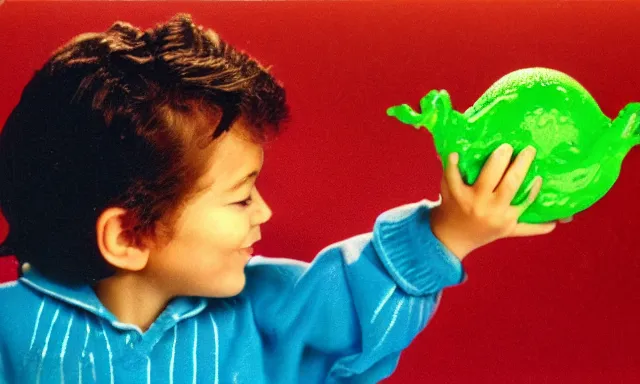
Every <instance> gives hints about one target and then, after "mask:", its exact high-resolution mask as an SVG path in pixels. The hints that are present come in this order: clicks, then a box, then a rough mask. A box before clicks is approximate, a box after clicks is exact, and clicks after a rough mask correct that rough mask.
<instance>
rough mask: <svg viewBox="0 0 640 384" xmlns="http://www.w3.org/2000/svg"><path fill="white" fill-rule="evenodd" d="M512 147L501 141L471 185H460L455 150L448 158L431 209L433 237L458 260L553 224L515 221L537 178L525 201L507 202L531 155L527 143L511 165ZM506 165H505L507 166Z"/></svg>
mask: <svg viewBox="0 0 640 384" xmlns="http://www.w3.org/2000/svg"><path fill="white" fill-rule="evenodd" d="M512 154H513V148H512V147H511V146H510V145H508V144H503V145H501V146H500V147H499V148H498V149H497V150H496V151H495V152H494V153H493V154H492V155H491V157H490V158H489V160H487V162H486V164H485V165H484V167H483V168H482V171H481V173H480V176H479V177H478V180H477V181H476V183H475V184H474V185H471V186H469V185H466V184H465V183H464V181H463V180H462V177H461V175H460V172H459V170H458V154H456V153H453V154H451V156H450V157H449V163H448V166H447V168H446V169H445V171H444V176H443V178H442V185H441V194H442V203H441V204H440V206H438V207H436V208H434V209H433V210H432V211H431V228H432V231H433V233H434V235H435V236H436V237H437V238H438V239H439V240H440V241H441V242H442V243H443V244H444V245H445V246H446V247H447V248H448V249H449V250H451V252H453V253H454V254H455V255H456V256H457V257H458V258H460V259H463V258H464V257H465V256H466V255H468V254H469V253H470V252H471V251H473V250H474V249H477V248H479V247H482V246H483V245H486V244H488V243H490V242H492V241H495V240H498V239H501V238H506V237H515V236H534V235H541V234H546V233H549V232H551V231H553V229H554V228H555V226H556V223H545V224H526V223H518V218H519V217H520V215H521V214H522V213H523V212H524V211H525V210H526V209H527V208H528V207H529V206H530V205H531V203H533V201H534V200H535V198H536V196H537V195H538V192H540V186H541V185H542V179H541V178H540V177H538V178H537V179H535V181H534V183H533V186H532V188H531V190H530V193H529V196H528V198H527V200H526V201H525V202H524V203H523V204H521V205H520V206H512V205H511V201H512V200H513V198H514V197H515V195H516V193H517V191H518V189H519V188H520V185H521V184H522V182H523V180H524V177H525V176H526V174H527V171H528V170H529V167H530V166H531V163H532V162H533V159H534V157H535V149H534V148H533V147H527V148H526V149H524V150H523V151H522V152H520V153H519V154H518V157H517V158H516V159H515V160H514V161H513V164H511V156H512ZM510 164H511V166H509V165H510Z"/></svg>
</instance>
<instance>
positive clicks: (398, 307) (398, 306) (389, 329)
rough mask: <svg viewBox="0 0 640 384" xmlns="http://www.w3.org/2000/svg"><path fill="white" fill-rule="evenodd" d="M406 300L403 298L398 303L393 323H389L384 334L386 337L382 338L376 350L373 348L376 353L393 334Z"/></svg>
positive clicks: (392, 319)
mask: <svg viewBox="0 0 640 384" xmlns="http://www.w3.org/2000/svg"><path fill="white" fill-rule="evenodd" d="M404 299H405V298H404V297H403V298H401V299H400V301H398V305H396V309H395V311H393V317H392V318H391V322H390V323H389V326H388V327H387V330H386V331H385V332H384V335H382V338H380V341H379V342H378V345H376V346H375V348H373V350H374V351H375V350H376V349H378V348H380V347H381V346H382V343H384V340H385V339H386V338H387V336H388V335H389V332H391V329H392V328H393V326H394V325H395V324H396V320H398V313H399V312H400V309H401V308H402V306H403V305H404Z"/></svg>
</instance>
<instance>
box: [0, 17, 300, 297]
mask: <svg viewBox="0 0 640 384" xmlns="http://www.w3.org/2000/svg"><path fill="white" fill-rule="evenodd" d="M287 116H288V108H287V105H286V101H285V91H284V89H283V87H282V86H281V85H279V84H278V83H277V81H276V80H275V79H274V78H273V77H272V76H271V75H270V74H269V73H268V71H267V70H266V69H265V68H263V67H262V66H260V64H258V63H257V62H256V61H255V60H253V59H252V58H250V57H249V56H248V55H246V54H244V53H242V52H239V51H237V50H236V49H234V48H233V47H232V46H230V45H228V44H227V43H225V42H224V41H223V40H221V39H220V38H219V36H218V35H217V34H216V33H215V32H213V31H211V30H206V31H205V30H203V29H202V28H201V27H200V28H197V27H196V26H195V25H194V24H193V22H192V21H191V18H190V16H189V15H185V14H179V15H176V16H175V17H173V18H172V19H171V20H169V21H168V22H167V23H164V24H159V25H157V26H156V27H155V28H154V29H149V30H147V31H141V30H139V29H137V28H135V27H133V26H132V25H130V24H128V23H124V22H116V23H115V24H113V25H112V26H111V28H109V29H108V30H107V31H106V32H104V33H87V34H83V35H80V36H77V37H76V38H74V39H73V40H72V41H70V42H69V43H67V44H66V45H64V46H62V47H61V48H59V49H58V50H57V51H55V52H54V54H53V55H52V57H51V58H50V59H49V60H48V61H47V62H46V63H45V65H44V66H43V68H42V69H40V70H39V71H37V72H36V74H35V76H34V77H33V79H32V80H31V81H30V82H29V83H28V84H27V86H26V87H25V89H24V92H23V94H22V97H21V99H20V102H19V104H18V105H17V106H16V108H15V109H14V110H13V112H12V113H11V115H10V116H9V118H8V120H7V122H6V124H5V126H4V128H3V131H2V133H1V135H0V208H2V212H3V214H4V216H5V218H6V219H7V221H8V222H9V225H10V231H9V236H8V238H7V240H6V241H5V242H4V244H3V245H2V248H3V253H4V254H15V255H16V256H17V257H18V259H19V260H20V261H21V262H27V261H28V262H29V263H30V264H31V265H33V266H34V267H36V268H37V269H38V271H40V272H41V273H43V274H45V275H47V276H48V277H50V278H53V279H56V280H58V281H61V282H63V283H66V284H76V283H91V282H95V281H97V280H100V279H102V278H105V277H107V276H109V275H111V274H112V273H113V270H112V269H111V268H110V267H109V265H108V264H107V263H106V262H105V261H104V259H103V258H102V257H101V255H100V254H99V251H98V248H97V245H96V232H95V225H96V220H97V218H98V216H99V215H100V214H101V212H102V211H103V210H104V209H106V208H108V207H110V206H119V207H122V208H125V209H126V210H127V211H128V216H127V220H126V221H127V222H128V224H129V226H130V233H131V235H132V236H134V238H135V239H140V238H143V237H144V236H153V235H154V234H155V233H156V230H157V224H158V223H159V221H160V220H161V219H163V218H166V217H168V216H171V215H173V214H175V213H176V211H177V210H178V207H179V204H180V203H181V202H182V201H184V199H185V198H186V197H187V196H188V195H189V193H191V192H192V187H193V186H194V182H195V180H196V179H197V178H198V177H199V176H200V175H201V174H202V172H203V171H204V163H203V161H202V159H200V158H199V157H198V156H193V154H194V153H195V151H199V150H202V148H203V147H204V146H207V145H209V144H210V143H211V142H213V141H214V140H215V139H216V138H217V137H219V136H220V135H221V134H222V133H223V132H225V131H226V130H228V129H229V127H230V125H231V124H232V123H233V122H234V121H236V120H237V119H238V118H240V117H242V118H243V119H245V120H246V121H247V123H248V124H246V125H247V126H248V127H249V129H250V130H251V132H249V133H250V134H251V136H252V137H253V138H254V139H256V140H264V139H266V138H267V137H270V136H272V134H276V133H278V131H279V128H280V126H281V124H282V122H283V121H284V120H286V118H287ZM184 257H185V262H188V257H189V255H184Z"/></svg>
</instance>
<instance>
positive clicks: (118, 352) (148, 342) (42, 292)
mask: <svg viewBox="0 0 640 384" xmlns="http://www.w3.org/2000/svg"><path fill="white" fill-rule="evenodd" d="M430 207H433V203H430V202H427V201H422V202H419V203H416V204H411V205H406V206H402V207H398V208H395V209H393V210H390V211H388V212H385V213H383V214H382V215H381V216H380V217H379V218H378V219H377V220H376V223H375V226H374V230H373V232H372V233H370V234H364V235H360V236H356V237H354V238H351V239H348V240H345V241H342V242H340V243H337V244H334V245H331V246H329V247H327V248H326V249H324V250H323V251H321V252H320V254H319V255H318V256H317V257H316V258H315V260H314V261H313V262H312V263H311V264H308V263H303V262H298V261H293V260H287V259H273V258H263V257H254V258H253V259H252V260H251V262H250V263H249V264H248V265H247V268H246V275H247V285H246V287H245V289H244V290H243V291H242V292H241V293H240V294H239V295H237V296H235V297H232V298H227V299H211V298H200V297H179V298H176V299H174V300H172V301H171V302H170V303H169V304H168V306H167V307H166V309H165V310H164V311H163V312H162V314H161V315H160V316H159V317H158V318H157V319H156V320H155V322H154V323H153V324H152V325H151V327H150V328H149V329H148V330H147V331H146V332H141V330H140V329H139V328H138V327H137V326H134V325H131V324H125V323H122V322H119V321H118V320H117V319H116V318H115V316H114V315H113V314H112V313H110V312H109V311H108V310H107V309H106V308H105V307H104V306H103V305H102V304H101V303H100V301H99V300H98V298H97V297H96V295H95V293H94V291H93V289H92V288H91V287H90V286H81V287H73V288H72V287H67V286H64V285H60V284H57V283H55V282H53V281H51V280H48V279H47V278H45V277H44V276H42V275H40V274H39V273H38V272H37V271H36V270H35V269H32V270H31V271H29V272H27V273H25V274H24V275H23V277H21V278H20V279H19V280H18V281H16V282H10V283H5V284H2V285H0V383H2V384H5V383H8V384H14V383H20V384H30V383H42V384H45V383H46V384H51V383H101V384H102V383H105V384H114V383H115V384H128V383H158V384H162V383H175V384H184V383H207V384H234V383H251V384H263V383H265V384H266V383H270V384H274V383H283V384H293V383H304V384H313V383H376V382H378V381H380V380H382V379H383V378H385V377H387V376H389V375H390V374H391V373H392V372H393V370H394V369H395V368H396V365H397V363H398V359H399V356H400V352H401V351H402V350H403V349H404V348H406V347H407V346H408V345H409V344H410V343H411V341H412V340H413V339H414V337H415V336H416V335H417V334H418V333H419V332H420V331H421V330H422V329H423V328H424V327H425V326H426V323H427V321H428V320H429V319H430V318H431V316H432V315H433V313H434V311H435V309H436V306H437V303H438V301H439V299H440V294H441V291H442V289H443V288H445V287H447V286H452V285H455V284H459V283H461V282H462V280H463V279H464V276H465V274H464V272H463V269H462V266H461V263H460V261H459V260H458V259H457V258H456V257H455V256H454V255H452V254H451V253H450V252H449V251H448V250H447V249H446V248H445V247H444V246H443V244H442V243H440V242H439V241H438V240H437V239H436V238H435V237H434V236H433V233H432V232H431V229H430V225H429V209H430Z"/></svg>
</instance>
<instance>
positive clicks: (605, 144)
mask: <svg viewBox="0 0 640 384" xmlns="http://www.w3.org/2000/svg"><path fill="white" fill-rule="evenodd" d="M420 108H421V113H417V112H415V111H413V110H412V109H411V107H409V106H408V105H407V104H403V105H398V106H394V107H391V108H389V109H388V110H387V115H389V116H394V117H396V118H397V119H398V120H400V121H401V122H403V123H405V124H410V125H413V126H414V127H415V128H419V127H425V128H427V130H429V132H431V134H432V135H433V140H434V144H435V147H436V152H437V153H438V154H439V155H440V158H441V159H442V161H443V166H446V159H447V158H448V155H449V154H450V153H452V152H458V153H459V154H460V160H459V168H460V173H461V174H462V177H463V180H464V181H465V182H466V183H467V184H473V183H474V182H475V181H476V179H477V177H478V175H479V173H480V171H481V169H482V166H483V165H484V163H485V161H486V160H487V159H488V157H489V155H490V154H491V153H492V152H493V151H494V150H495V149H496V148H497V147H498V146H500V144H502V143H509V144H511V145H512V146H513V148H514V156H515V155H516V154H517V153H518V152H520V151H521V150H523V149H524V148H525V147H526V146H528V145H532V146H533V147H535V148H536V150H537V154H536V158H535V160H534V162H533V164H532V165H531V168H530V169H529V172H528V173H527V175H526V177H525V180H524V182H523V183H522V186H521V187H520V189H519V190H518V193H517V194H516V196H515V198H514V200H513V201H512V204H519V203H522V202H523V201H524V200H525V199H526V198H527V194H528V192H529V190H530V188H531V186H532V182H533V179H534V177H535V176H538V175H539V176H541V177H542V179H543V183H542V189H541V190H540V193H539V195H538V197H537V198H536V200H535V202H534V203H533V204H531V206H530V207H529V208H528V209H527V210H526V211H525V212H524V213H523V214H522V216H520V221H521V222H526V223H543V222H549V221H553V220H557V219H562V218H566V217H570V216H572V215H574V214H575V213H578V212H581V211H583V210H585V209H587V208H589V207H590V206H592V205H593V204H594V203H595V202H596V201H598V200H600V199H601V198H602V197H603V196H604V195H605V194H606V193H607V192H608V191H609V189H610V188H611V187H612V186H613V184H614V183H615V181H616V180H617V178H618V176H619V174H620V167H621V165H622V160H623V159H624V157H625V156H626V155H627V153H629V151H630V150H631V148H632V147H633V146H635V145H637V144H640V103H630V104H628V105H627V106H626V107H625V108H624V109H622V111H620V113H619V115H618V117H617V118H616V119H615V120H613V122H612V121H611V120H610V119H609V118H608V117H607V116H605V115H604V114H603V113H602V111H601V110H600V107H599V106H598V104H597V103H596V102H595V100H594V99H593V97H592V96H591V95H590V94H589V93H588V92H587V90H586V89H584V88H583V87H582V86H581V85H580V84H579V83H578V82H577V81H576V80H574V79H573V78H571V77H570V76H568V75H566V74H564V73H562V72H559V71H556V70H552V69H547V68H527V69H521V70H517V71H515V72H511V73H509V74H507V75H506V76H504V77H502V78H501V79H499V80H498V81H497V82H495V83H494V84H493V85H492V86H491V87H490V88H489V89H488V90H487V91H486V92H485V93H484V94H483V95H482V96H481V97H480V99H478V101H476V102H475V104H474V105H473V106H471V108H469V109H468V110H467V111H465V112H464V114H462V113H459V112H457V111H455V110H453V109H452V107H451V101H450V99H449V94H448V93H447V92H446V91H444V90H441V91H436V90H433V91H431V92H429V93H428V94H427V95H426V96H424V97H423V98H422V99H421V100H420Z"/></svg>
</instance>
